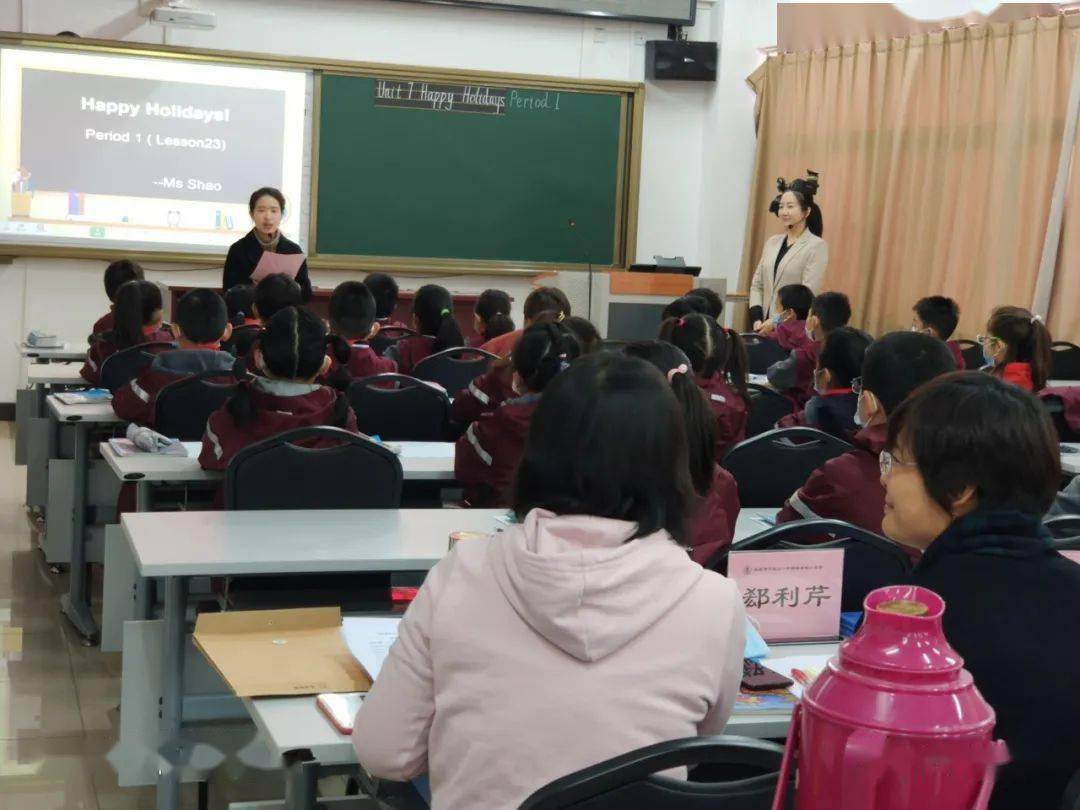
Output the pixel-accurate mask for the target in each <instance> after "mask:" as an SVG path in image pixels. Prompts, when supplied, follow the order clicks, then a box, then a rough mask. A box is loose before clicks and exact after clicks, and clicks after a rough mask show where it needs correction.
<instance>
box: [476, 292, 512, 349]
mask: <svg viewBox="0 0 1080 810" xmlns="http://www.w3.org/2000/svg"><path fill="white" fill-rule="evenodd" d="M473 329H474V330H475V331H476V334H475V335H473V336H472V337H471V338H470V339H469V345H470V346H483V345H484V344H485V343H487V342H488V341H489V340H494V339H495V338H497V337H499V335H505V334H506V333H507V332H513V331H514V321H513V319H512V318H511V317H510V296H509V294H507V293H506V292H504V291H503V290H484V291H483V292H482V293H480V297H479V298H478V299H477V300H476V309H475V310H474V311H473Z"/></svg>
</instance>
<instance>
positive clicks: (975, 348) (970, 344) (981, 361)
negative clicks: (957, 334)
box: [956, 340, 986, 371]
mask: <svg viewBox="0 0 1080 810" xmlns="http://www.w3.org/2000/svg"><path fill="white" fill-rule="evenodd" d="M956 345H957V346H959V347H960V356H961V357H963V358H964V368H965V369H967V370H968V371H978V370H979V369H980V368H982V367H983V366H985V365H986V358H984V357H983V351H982V346H980V345H979V344H978V343H976V342H975V341H974V340H958V341H956Z"/></svg>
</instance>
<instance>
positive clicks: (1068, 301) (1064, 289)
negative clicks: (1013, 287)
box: [1046, 146, 1080, 343]
mask: <svg viewBox="0 0 1080 810" xmlns="http://www.w3.org/2000/svg"><path fill="white" fill-rule="evenodd" d="M1046 324H1047V326H1049V327H1050V334H1051V335H1053V337H1054V339H1055V340H1071V341H1072V342H1073V343H1080V146H1078V147H1077V149H1076V150H1075V151H1074V152H1073V161H1072V173H1071V176H1070V177H1069V193H1068V195H1067V196H1066V198H1065V220H1064V222H1063V223H1062V228H1061V245H1060V246H1059V249H1058V261H1057V271H1056V272H1055V273H1054V286H1053V291H1052V292H1051V294H1050V313H1049V317H1048V318H1047V321H1046Z"/></svg>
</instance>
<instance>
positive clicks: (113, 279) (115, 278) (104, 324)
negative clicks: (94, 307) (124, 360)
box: [92, 259, 143, 335]
mask: <svg viewBox="0 0 1080 810" xmlns="http://www.w3.org/2000/svg"><path fill="white" fill-rule="evenodd" d="M142 278H143V269H142V267H141V266H139V265H138V264H136V263H135V262H133V261H131V260H130V259H119V260H117V261H115V262H113V263H112V264H110V265H109V266H108V267H106V268H105V295H107V296H109V302H110V303H109V311H108V312H106V313H105V314H104V315H102V316H101V317H100V318H98V319H97V321H95V323H94V330H93V332H92V334H95V335H100V334H104V333H105V332H108V331H110V330H112V328H113V325H114V321H113V305H114V304H115V303H116V293H117V291H118V290H119V289H120V285H121V284H125V283H127V282H128V281H140V280H142Z"/></svg>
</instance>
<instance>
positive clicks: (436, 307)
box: [413, 284, 465, 354]
mask: <svg viewBox="0 0 1080 810" xmlns="http://www.w3.org/2000/svg"><path fill="white" fill-rule="evenodd" d="M413 315H415V316H416V320H417V323H418V324H419V326H420V332H421V334H424V335H431V336H433V337H434V338H435V343H434V344H432V347H431V352H432V354H434V353H435V352H441V351H442V350H443V349H450V348H453V347H454V346H464V345H465V338H464V336H463V335H462V334H461V327H459V326H458V323H457V321H456V320H454V299H453V298H452V297H451V295H450V291H449V290H448V289H446V287H442V286H440V285H438V284H425V285H424V286H423V287H421V288H420V289H419V290H417V291H416V297H415V298H414V299H413Z"/></svg>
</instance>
